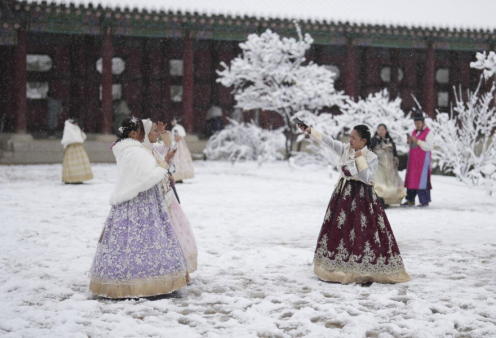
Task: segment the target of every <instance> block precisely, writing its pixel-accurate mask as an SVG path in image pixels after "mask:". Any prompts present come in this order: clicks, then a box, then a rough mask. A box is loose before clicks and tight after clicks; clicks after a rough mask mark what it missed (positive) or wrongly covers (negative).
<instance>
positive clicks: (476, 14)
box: [27, 0, 496, 31]
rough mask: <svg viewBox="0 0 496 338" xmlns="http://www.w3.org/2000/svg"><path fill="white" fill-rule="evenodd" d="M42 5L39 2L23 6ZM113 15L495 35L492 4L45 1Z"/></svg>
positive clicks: (436, 0)
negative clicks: (127, 12)
mask: <svg viewBox="0 0 496 338" xmlns="http://www.w3.org/2000/svg"><path fill="white" fill-rule="evenodd" d="M27 2H28V3H41V0H27ZM47 2H48V3H50V2H51V3H55V4H70V3H74V4H75V5H80V4H82V5H84V6H87V5H88V4H90V3H92V4H93V5H94V6H95V5H102V7H104V8H105V7H108V8H112V9H115V8H116V7H120V8H126V7H128V8H130V9H138V10H147V11H162V10H163V11H172V12H182V13H185V12H190V13H193V12H197V13H198V14H203V15H208V16H211V15H223V16H249V17H256V18H259V19H260V18H264V19H290V20H291V19H296V20H310V21H314V22H324V21H326V22H349V23H351V24H363V25H367V24H371V25H384V26H407V27H420V28H427V29H432V28H437V29H446V28H449V29H455V28H456V29H459V30H479V29H482V30H489V31H493V30H496V14H495V13H496V0H73V1H69V0H48V1H47Z"/></svg>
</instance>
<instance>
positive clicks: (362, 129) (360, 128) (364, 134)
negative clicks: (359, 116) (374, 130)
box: [353, 124, 372, 149]
mask: <svg viewBox="0 0 496 338" xmlns="http://www.w3.org/2000/svg"><path fill="white" fill-rule="evenodd" d="M353 130H356V132H357V133H358V135H360V137H361V138H362V139H366V140H367V143H366V144H365V145H366V146H367V148H369V149H370V146H371V143H370V142H371V140H370V139H371V138H372V137H371V135H370V129H369V127H367V126H366V125H364V124H359V125H357V126H355V127H353Z"/></svg>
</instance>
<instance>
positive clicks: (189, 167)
mask: <svg viewBox="0 0 496 338" xmlns="http://www.w3.org/2000/svg"><path fill="white" fill-rule="evenodd" d="M171 125H172V130H171V137H172V144H173V146H177V154H176V156H175V157H174V159H173V160H172V163H174V165H175V166H176V172H175V173H174V174H173V176H174V180H176V182H182V181H183V180H185V179H188V178H194V177H195V171H194V169H193V159H192V158H191V153H190V151H189V148H188V145H187V144H186V141H185V139H184V138H185V137H186V130H185V129H184V127H183V126H181V125H180V124H179V123H177V120H176V119H173V120H172V121H171Z"/></svg>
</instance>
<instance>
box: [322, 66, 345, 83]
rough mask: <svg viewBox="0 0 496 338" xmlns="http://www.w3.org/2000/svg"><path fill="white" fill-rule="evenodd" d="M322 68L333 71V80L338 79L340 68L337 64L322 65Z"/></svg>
mask: <svg viewBox="0 0 496 338" xmlns="http://www.w3.org/2000/svg"><path fill="white" fill-rule="evenodd" d="M324 68H325V69H327V70H330V71H331V72H333V73H334V75H333V76H332V79H333V80H337V79H339V76H340V75H341V70H340V69H339V67H338V66H336V65H324Z"/></svg>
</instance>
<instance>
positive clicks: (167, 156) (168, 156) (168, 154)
mask: <svg viewBox="0 0 496 338" xmlns="http://www.w3.org/2000/svg"><path fill="white" fill-rule="evenodd" d="M176 151H177V148H176V149H174V150H173V151H171V150H170V149H169V150H167V155H165V162H167V163H169V162H170V160H172V158H173V157H174V155H176Z"/></svg>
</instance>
